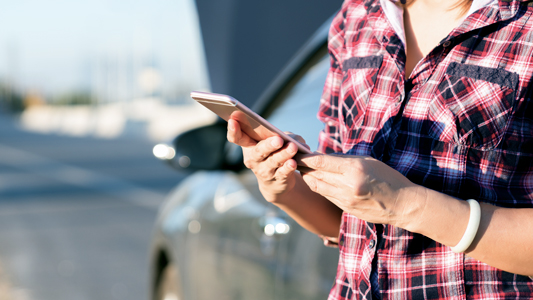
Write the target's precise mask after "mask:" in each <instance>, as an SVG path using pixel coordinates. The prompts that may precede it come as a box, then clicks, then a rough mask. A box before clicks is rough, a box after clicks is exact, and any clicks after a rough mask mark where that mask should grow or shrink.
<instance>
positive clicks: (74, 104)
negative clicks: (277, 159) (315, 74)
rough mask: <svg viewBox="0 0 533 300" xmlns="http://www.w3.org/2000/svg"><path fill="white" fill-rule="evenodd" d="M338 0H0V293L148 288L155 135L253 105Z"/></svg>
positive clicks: (157, 174) (97, 293)
mask: <svg viewBox="0 0 533 300" xmlns="http://www.w3.org/2000/svg"><path fill="white" fill-rule="evenodd" d="M341 2H342V1H340V0H337V1H325V0H283V1H281V0H273V1H269V2H261V3H260V2H259V1H245V0H197V1H194V0H151V1H148V0H128V1H126V0H92V1H89V0H78V1H67V0H47V1H37V0H19V1H6V0H0V4H1V9H0V300H1V299H55V300H58V299H69V300H72V299H148V290H147V288H148V245H149V242H150V233H151V230H152V226H153V223H154V218H155V216H156V213H157V210H158V208H159V205H160V204H161V203H162V202H163V201H164V199H165V195H166V194H167V193H168V192H169V191H170V190H171V189H172V188H173V187H174V186H175V185H176V184H177V183H179V182H180V180H182V179H183V178H184V177H185V176H186V175H187V174H184V173H178V172H176V171H174V170H172V169H170V168H169V167H167V166H166V165H164V164H163V163H161V162H159V161H157V159H156V158H154V156H153V154H152V148H153V146H154V145H155V144H157V143H161V142H168V141H170V140H172V139H173V138H174V137H175V136H176V135H177V134H178V133H180V132H182V131H184V130H188V129H191V128H194V127H197V126H200V125H202V124H207V123H210V122H213V121H215V117H214V115H212V114H211V113H210V112H208V111H207V110H205V109H204V108H202V107H199V106H197V105H195V104H194V103H192V100H190V98H189V93H190V91H192V90H206V91H213V92H218V93H227V94H230V95H232V96H234V97H235V98H237V99H239V100H240V101H242V102H244V103H246V104H248V105H253V103H254V101H255V100H256V99H257V98H258V97H259V95H260V94H261V92H262V91H263V90H264V89H265V87H266V86H267V85H268V83H269V82H270V81H271V80H272V79H273V78H274V77H275V75H276V74H277V73H278V72H279V71H280V69H281V68H282V67H283V66H284V65H285V64H286V63H287V62H288V61H289V59H290V58H291V57H292V56H293V55H294V54H295V53H296V51H297V50H298V49H299V48H300V47H301V46H302V45H303V44H304V43H305V41H306V40H307V39H308V38H309V37H310V36H311V34H312V33H313V32H314V31H315V30H316V29H317V28H318V27H319V26H320V25H321V24H322V23H323V22H324V21H325V20H327V19H328V18H329V17H330V16H331V15H332V14H333V13H334V12H335V11H336V10H337V9H338V8H340V5H341Z"/></svg>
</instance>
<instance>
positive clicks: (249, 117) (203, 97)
mask: <svg viewBox="0 0 533 300" xmlns="http://www.w3.org/2000/svg"><path fill="white" fill-rule="evenodd" d="M191 98H193V99H194V100H195V101H197V102H198V103H200V104H202V105H203V106H205V107H206V108H208V109H209V110H211V111H212V112H214V113H216V114H217V115H218V116H220V117H221V118H222V119H224V120H226V121H228V120H229V119H234V120H236V121H237V122H239V125H240V126H241V129H242V131H244V133H246V134H247V135H248V136H249V137H250V138H252V139H254V140H255V141H261V140H264V139H267V138H269V137H272V136H276V135H277V136H280V137H281V138H282V139H283V140H284V141H285V142H292V143H295V144H296V145H297V146H298V152H301V153H304V154H312V152H311V150H309V149H308V148H306V147H305V146H304V145H302V144H301V143H300V142H298V141H297V140H295V139H294V138H292V137H290V136H289V135H287V134H286V133H284V132H283V131H281V130H280V129H278V128H276V127H275V126H274V125H272V124H271V123H270V122H268V121H267V120H265V119H263V118H262V117H261V116H260V115H258V114H256V113H255V112H254V111H252V110H251V109H249V108H248V107H247V106H245V105H244V104H242V103H240V102H239V101H237V100H236V99H235V98H233V97H231V96H228V95H223V94H215V93H206V92H191Z"/></svg>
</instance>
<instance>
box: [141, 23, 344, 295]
mask: <svg viewBox="0 0 533 300" xmlns="http://www.w3.org/2000/svg"><path fill="white" fill-rule="evenodd" d="M327 24H329V22H326V24H325V25H324V26H323V27H322V28H320V30H319V31H318V32H317V33H316V34H315V35H314V37H313V38H312V39H311V40H310V41H309V42H308V43H307V44H306V45H305V46H304V47H303V48H302V50H301V51H299V52H298V53H297V55H296V56H295V57H294V59H293V60H292V61H291V62H290V63H289V65H288V66H287V67H286V68H285V69H284V71H283V72H282V73H281V74H280V75H279V76H278V77H277V78H276V79H275V80H274V82H273V83H272V85H271V86H270V88H268V89H267V91H266V92H265V93H264V94H263V96H262V97H261V98H260V99H259V100H258V101H257V105H256V106H255V107H254V110H255V111H256V112H258V113H260V114H261V115H262V116H263V117H265V118H266V119H267V120H269V121H270V122H271V123H273V124H274V125H275V126H277V127H278V128H280V129H282V130H287V131H292V132H295V133H297V134H299V135H301V136H303V137H304V138H305V140H306V141H307V143H308V144H309V145H310V146H311V147H312V150H315V149H316V146H317V144H318V133H319V131H320V130H321V129H322V128H323V125H322V124H321V123H320V122H319V121H318V120H317V118H316V113H317V111H318V106H319V102H320V96H321V93H322V88H323V85H324V82H325V79H326V74H327V71H328V68H329V58H328V53H327V47H326V40H327V32H328V26H327ZM173 148H174V151H175V152H176V155H175V156H174V158H172V159H170V160H168V161H167V162H168V163H169V164H171V165H173V166H174V167H176V168H178V169H185V170H192V171H194V172H192V173H191V175H189V176H188V177H187V178H186V179H184V180H183V181H182V182H181V183H180V184H179V185H178V186H177V187H176V188H175V189H174V190H173V191H172V192H171V193H170V195H169V197H168V200H167V201H166V202H165V203H164V204H163V206H162V207H161V209H160V212H159V216H158V219H157V223H156V225H155V231H154V238H153V243H152V252H151V253H152V256H151V268H152V270H151V276H152V278H151V279H152V296H153V299H166V300H170V299H180V300H206V299H218V300H224V299H253V300H261V299H326V298H327V294H328V292H329V290H330V288H331V286H332V284H333V280H334V278H335V274H336V267H337V260H338V250H337V249H335V248H328V247H325V246H324V245H323V243H322V240H321V239H320V238H319V237H317V236H316V235H314V234H312V233H310V232H308V231H306V230H305V229H303V228H302V227H300V226H299V225H298V224H296V223H295V222H294V221H293V220H292V219H291V218H290V217H288V216H287V214H285V213H284V212H283V211H281V210H280V209H279V208H277V207H276V206H274V205H272V204H270V203H268V202H267V201H266V200H264V198H263V197H262V196H261V194H260V192H259V189H258V185H257V181H256V178H255V176H254V174H253V173H252V172H251V171H250V170H248V169H246V168H244V166H243V164H242V152H241V149H240V147H237V146H235V145H233V144H231V143H229V142H227V140H226V123H225V122H223V121H221V122H217V123H215V124H212V125H208V126H205V127H201V128H196V129H193V130H191V131H188V132H185V133H183V134H181V135H179V136H178V137H177V138H176V139H175V140H174V143H173Z"/></svg>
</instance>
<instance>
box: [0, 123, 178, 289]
mask: <svg viewBox="0 0 533 300" xmlns="http://www.w3.org/2000/svg"><path fill="white" fill-rule="evenodd" d="M152 147H153V142H150V141H147V140H145V139H142V138H139V137H121V138H118V139H113V140H104V139H94V138H89V137H88V138H73V137H66V136H58V135H41V134H33V133H28V132H25V131H23V130H20V129H19V128H18V126H17V122H16V120H14V119H12V118H10V117H8V116H4V115H0V268H1V269H2V273H3V275H4V277H6V278H7V280H8V281H9V284H10V286H11V289H12V296H13V298H14V299H15V300H18V299H22V300H37V299H38V300H62V299H65V300H67V299H68V300H77V299H80V300H82V299H84V300H85V299H90V300H106V299H128V300H137V299H138V300H141V299H143V300H145V299H148V245H149V241H150V233H151V231H152V226H153V222H154V220H155V217H156V214H157V209H158V206H159V204H160V203H161V202H162V201H163V200H164V197H165V195H166V194H167V193H168V192H169V191H170V190H171V189H172V187H174V186H175V185H176V184H177V183H178V182H179V181H180V180H181V179H182V178H183V174H179V173H178V172H176V171H174V170H172V169H170V168H169V167H168V166H166V165H164V164H163V163H161V162H159V161H157V159H155V158H154V157H153V156H152V153H151V151H152Z"/></svg>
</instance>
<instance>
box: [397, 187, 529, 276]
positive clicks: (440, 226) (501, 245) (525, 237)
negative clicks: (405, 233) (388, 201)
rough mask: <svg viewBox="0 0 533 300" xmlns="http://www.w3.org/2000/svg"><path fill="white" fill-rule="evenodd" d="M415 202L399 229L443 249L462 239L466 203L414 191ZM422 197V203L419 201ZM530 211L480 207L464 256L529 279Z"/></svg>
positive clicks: (428, 192) (439, 195)
mask: <svg viewBox="0 0 533 300" xmlns="http://www.w3.org/2000/svg"><path fill="white" fill-rule="evenodd" d="M415 194H416V195H414V196H415V197H412V196H413V195H411V197H412V198H411V199H418V200H415V201H418V203H425V205H414V207H416V209H413V210H412V211H411V212H407V214H406V215H408V214H409V213H411V216H410V218H411V221H410V222H407V223H405V224H403V225H400V226H401V227H405V229H407V230H410V231H413V232H417V233H420V234H423V235H425V236H427V237H429V238H431V239H433V240H435V241H437V242H440V243H442V244H444V245H447V246H455V245H456V244H457V243H458V242H459V240H460V239H461V237H462V236H463V234H464V232H465V229H466V226H467V224H468V220H469V217H470V208H469V205H468V204H467V203H466V201H462V200H458V199H455V198H453V197H450V196H447V195H445V194H442V193H438V192H436V191H432V190H429V189H425V191H424V192H415ZM424 197H425V199H426V200H421V199H423V198H424ZM532 253H533V209H510V208H501V207H496V206H493V205H489V204H484V203H482V204H481V222H480V225H479V229H478V231H477V234H476V238H475V239H474V241H473V243H472V244H471V246H470V247H469V248H468V249H467V251H466V254H467V255H468V256H470V257H472V258H475V259H477V260H479V261H481V262H484V263H486V264H488V265H490V266H493V267H496V268H499V269H501V270H504V271H507V272H511V273H516V274H521V275H528V276H533V255H532Z"/></svg>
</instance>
